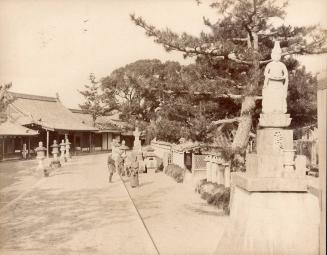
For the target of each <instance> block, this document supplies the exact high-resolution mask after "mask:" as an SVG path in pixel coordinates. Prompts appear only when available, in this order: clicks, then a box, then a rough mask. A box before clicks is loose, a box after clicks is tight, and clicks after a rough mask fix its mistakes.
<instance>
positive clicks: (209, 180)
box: [204, 155, 212, 182]
mask: <svg viewBox="0 0 327 255" xmlns="http://www.w3.org/2000/svg"><path fill="white" fill-rule="evenodd" d="M204 160H205V161H206V162H207V166H206V168H207V171H206V172H207V182H211V176H212V174H211V166H212V163H211V155H207V156H206V157H205V158H204Z"/></svg>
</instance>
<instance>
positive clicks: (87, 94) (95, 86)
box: [79, 73, 114, 125]
mask: <svg viewBox="0 0 327 255" xmlns="http://www.w3.org/2000/svg"><path fill="white" fill-rule="evenodd" d="M89 80H90V83H91V84H90V85H84V87H85V90H83V91H79V93H81V94H82V95H83V96H84V99H85V101H84V103H82V104H80V105H79V107H80V108H81V109H82V110H83V111H84V112H86V113H88V114H90V115H91V116H92V120H93V124H94V125H95V122H96V119H97V118H98V117H99V116H102V115H104V114H105V113H106V112H107V111H110V110H111V109H114V105H112V103H108V102H112V100H110V99H111V98H110V97H108V96H106V97H104V96H103V93H102V91H101V89H100V86H99V82H98V81H96V77H95V76H94V74H93V73H91V74H90V76H89Z"/></svg>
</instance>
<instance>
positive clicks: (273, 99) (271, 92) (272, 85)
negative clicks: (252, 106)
mask: <svg viewBox="0 0 327 255" xmlns="http://www.w3.org/2000/svg"><path fill="white" fill-rule="evenodd" d="M281 53H282V52H281V48H280V45H279V42H278V41H275V45H274V48H273V50H272V52H271V59H272V60H273V61H272V62H270V63H269V64H268V65H267V66H266V68H265V72H264V75H265V81H264V85H263V90H262V111H263V113H265V114H266V113H280V114H283V113H286V112H287V102H286V98H287V88H288V72H287V68H286V66H285V64H284V63H282V62H280V58H281Z"/></svg>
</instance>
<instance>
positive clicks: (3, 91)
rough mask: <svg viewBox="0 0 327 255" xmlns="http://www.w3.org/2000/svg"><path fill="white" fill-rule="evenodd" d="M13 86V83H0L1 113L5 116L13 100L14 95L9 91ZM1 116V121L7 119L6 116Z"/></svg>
mask: <svg viewBox="0 0 327 255" xmlns="http://www.w3.org/2000/svg"><path fill="white" fill-rule="evenodd" d="M11 86H12V84H11V83H7V84H3V85H0V115H3V116H4V115H6V109H7V107H8V105H9V104H10V103H11V102H12V100H13V97H12V96H11V95H10V94H9V93H8V90H9V89H10V88H11ZM0 117H1V118H0V121H3V120H5V118H4V117H2V116H0Z"/></svg>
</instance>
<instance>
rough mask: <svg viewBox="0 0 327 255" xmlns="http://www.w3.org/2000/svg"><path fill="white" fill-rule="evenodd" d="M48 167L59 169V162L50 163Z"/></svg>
mask: <svg viewBox="0 0 327 255" xmlns="http://www.w3.org/2000/svg"><path fill="white" fill-rule="evenodd" d="M50 167H52V168H59V167H61V163H60V160H54V161H51V163H50Z"/></svg>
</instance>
